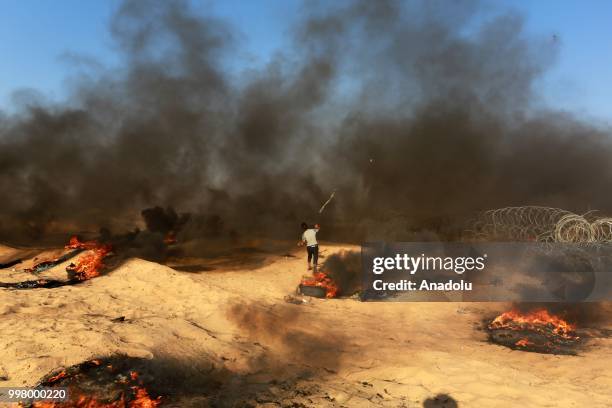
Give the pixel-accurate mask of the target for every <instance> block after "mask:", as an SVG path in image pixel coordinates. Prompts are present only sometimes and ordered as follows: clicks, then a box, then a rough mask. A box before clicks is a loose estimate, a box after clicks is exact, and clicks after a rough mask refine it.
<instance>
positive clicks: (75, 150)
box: [0, 1, 612, 240]
mask: <svg viewBox="0 0 612 408" xmlns="http://www.w3.org/2000/svg"><path fill="white" fill-rule="evenodd" d="M485 9H486V10H487V11H486V12H484V11H482V10H485ZM303 15H304V18H303V19H302V20H301V21H300V22H298V23H297V24H296V26H295V27H293V37H292V39H291V40H288V42H287V47H286V49H282V50H279V51H278V53H277V54H276V56H275V57H274V58H273V59H272V60H271V61H270V62H269V63H267V64H266V65H265V66H263V67H262V66H249V67H247V68H244V69H242V68H236V67H237V66H240V64H241V61H240V59H239V58H238V55H240V44H239V41H238V38H240V36H237V35H236V34H235V30H234V29H233V28H232V27H231V26H229V25H228V24H227V23H225V22H223V21H219V20H218V19H215V18H213V17H208V16H202V15H200V14H197V13H195V12H193V11H192V10H190V7H189V5H188V3H187V2H181V1H178V2H161V1H159V2H146V1H125V2H123V3H122V4H121V6H120V7H119V9H118V10H117V12H116V15H115V16H114V18H113V20H112V23H111V27H110V29H111V32H112V35H113V38H114V39H115V42H116V45H117V49H118V50H119V52H120V53H121V57H122V59H121V61H122V62H123V64H122V65H121V66H120V67H116V68H113V69H108V70H107V71H103V72H102V73H99V72H98V73H91V74H89V75H84V76H83V77H82V78H81V79H80V81H79V83H78V84H76V85H75V86H74V92H73V93H72V96H71V98H70V100H69V101H68V102H67V103H65V104H62V105H52V106H49V105H45V104H41V103H38V104H37V103H32V104H30V105H28V107H27V108H25V109H23V110H22V111H20V112H18V113H17V114H14V115H4V116H0V169H1V172H0V188H2V191H4V193H5V194H4V195H3V200H2V205H1V206H0V231H1V232H2V234H3V236H4V237H7V236H10V237H13V238H14V237H16V236H17V235H22V236H27V237H31V238H37V237H40V236H42V235H44V234H48V233H50V232H52V231H67V230H86V229H89V230H91V229H92V228H98V227H100V226H104V227H109V228H111V229H113V230H116V229H117V228H119V229H125V230H127V229H129V228H131V227H132V226H133V223H134V222H135V221H136V220H137V219H138V218H139V213H140V211H141V210H142V208H145V207H151V206H155V205H160V206H163V207H168V206H173V207H174V208H177V209H178V210H180V211H189V212H193V213H199V214H204V215H206V216H212V217H218V218H219V219H221V220H223V225H224V226H227V228H228V230H229V229H230V228H236V229H237V230H239V231H240V232H241V233H253V234H254V233H256V234H261V235H265V234H268V235H276V236H281V235H287V234H295V231H296V230H297V226H298V225H299V222H300V221H302V220H304V219H306V220H308V221H309V222H314V221H319V222H322V223H323V225H324V230H325V229H327V231H328V232H329V234H330V237H331V236H332V235H335V238H338V239H346V238H350V239H353V240H360V239H363V238H370V237H371V236H372V235H376V234H382V235H383V236H384V237H387V238H401V237H402V236H410V234H414V233H415V231H423V230H427V231H433V234H440V235H441V236H444V237H452V233H453V230H454V229H460V224H461V222H462V221H463V220H465V219H467V218H468V217H470V216H471V215H472V214H473V213H474V212H476V211H479V210H484V209H488V208H494V207H501V206H509V205H526V204H532V205H546V206H554V207H563V208H567V209H569V210H573V211H578V212H579V211H582V210H585V209H587V208H598V209H601V210H604V211H610V210H612V198H611V197H610V195H609V194H605V191H606V187H607V186H608V185H610V182H611V181H612V174H611V168H610V164H609V163H610V160H609V157H611V154H612V147H611V146H610V140H609V138H608V134H607V133H606V131H602V130H600V129H598V128H596V127H594V126H591V125H589V124H588V123H584V122H582V121H580V120H579V119H576V118H574V117H572V116H571V115H569V114H566V113H560V112H550V111H546V112H542V111H541V110H540V111H538V110H536V109H535V108H534V106H536V103H537V102H539V99H538V96H537V95H536V94H534V86H535V84H536V81H537V80H538V78H540V77H541V75H542V74H543V73H545V72H546V69H547V68H548V67H549V66H550V65H551V64H552V63H553V62H554V59H555V55H556V53H557V51H558V50H557V49H556V48H557V47H558V44H559V42H558V41H553V40H547V39H546V38H536V37H533V36H529V35H527V34H525V32H524V30H523V27H522V18H521V16H519V15H516V14H513V13H508V12H505V11H501V12H498V13H497V14H495V13H492V12H491V11H490V8H485V7H481V6H480V5H479V4H478V3H475V2H471V1H469V2H452V3H449V2H431V1H426V2H419V1H414V2H408V3H396V2H392V1H382V2H368V1H357V2H350V3H342V5H340V4H336V5H335V6H333V7H332V8H331V9H330V8H329V7H328V8H327V9H322V8H319V7H318V6H316V5H314V3H311V2H308V3H307V4H306V5H305V8H304V10H303ZM237 71H238V72H237ZM333 190H336V191H337V193H336V195H335V199H334V201H333V202H332V203H331V204H330V205H329V206H328V207H327V208H326V210H325V212H324V213H323V214H322V215H319V214H318V213H317V210H318V209H319V207H320V205H321V203H322V202H323V201H325V200H326V199H327V197H328V196H329V194H330V192H331V191H333ZM450 220H453V221H452V222H450ZM281 231H283V232H281ZM390 235H393V236H392V237H391V236H390Z"/></svg>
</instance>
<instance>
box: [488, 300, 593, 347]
mask: <svg viewBox="0 0 612 408" xmlns="http://www.w3.org/2000/svg"><path fill="white" fill-rule="evenodd" d="M487 330H488V332H489V341H491V342H492V343H496V344H500V345H502V346H506V347H509V348H511V349H513V350H521V351H531V352H537V353H547V354H576V348H577V346H578V345H579V344H580V341H581V339H580V337H578V336H577V335H576V332H575V327H574V326H573V325H571V324H569V323H568V322H567V321H565V320H564V319H562V318H561V317H559V316H556V315H554V314H551V313H549V312H548V311H547V310H546V309H535V310H532V311H530V312H525V313H524V312H521V311H519V310H518V309H512V310H510V311H508V312H505V313H502V314H500V315H499V316H497V317H496V318H495V319H493V320H492V321H491V322H490V323H488V324H487Z"/></svg>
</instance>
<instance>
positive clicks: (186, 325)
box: [0, 244, 612, 407]
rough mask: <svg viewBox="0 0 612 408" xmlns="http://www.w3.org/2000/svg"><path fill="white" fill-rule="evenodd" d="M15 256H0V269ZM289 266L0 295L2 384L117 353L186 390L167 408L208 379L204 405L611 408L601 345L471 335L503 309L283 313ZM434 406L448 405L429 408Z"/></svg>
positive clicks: (298, 307) (136, 274)
mask: <svg viewBox="0 0 612 408" xmlns="http://www.w3.org/2000/svg"><path fill="white" fill-rule="evenodd" d="M323 248H324V249H325V250H326V254H327V255H329V254H331V253H334V252H338V251H341V250H359V248H358V247H353V246H349V245H336V244H333V245H332V244H324V245H323ZM18 251H19V250H15V249H11V248H8V247H1V248H0V261H1V260H2V259H8V258H10V257H11V256H13V257H14V256H15V255H16V253H17V252H18ZM25 255H28V256H31V255H32V254H31V253H27V254H25ZM291 255H292V256H289V254H288V255H285V256H283V254H277V255H275V256H270V257H268V258H267V259H266V262H264V263H262V265H258V266H256V267H245V268H243V269H239V268H238V269H237V268H230V269H228V270H224V269H223V268H218V269H215V270H212V271H204V272H181V271H177V270H174V269H172V268H170V267H167V266H164V265H160V264H157V263H152V262H147V261H143V260H140V259H129V260H127V261H125V262H124V263H122V264H121V265H120V266H118V267H116V268H115V269H114V270H112V271H110V272H109V273H107V274H105V275H103V276H100V277H98V278H94V279H92V280H90V281H86V282H84V283H81V284H78V285H72V286H64V287H59V288H54V289H31V290H10V289H0V315H1V316H2V318H1V319H0V331H1V333H2V342H0V377H1V379H2V381H0V386H33V385H36V384H37V383H38V382H39V381H40V379H41V378H42V377H43V376H44V375H46V374H48V373H50V372H52V371H54V370H57V369H59V368H60V367H67V366H70V365H73V364H77V363H80V362H82V361H84V360H88V359H91V358H94V357H101V356H110V355H116V354H125V355H128V356H134V357H141V358H146V359H151V361H161V362H163V363H160V364H162V367H163V364H166V369H165V370H164V369H162V370H161V371H160V373H161V374H160V375H167V376H168V378H167V381H168V382H169V383H172V382H174V383H177V382H180V383H181V384H179V385H176V386H177V387H178V389H182V390H183V391H186V390H187V391H190V392H188V394H190V395H189V400H187V399H185V402H184V403H181V402H180V398H179V402H174V404H176V405H175V406H190V404H191V406H207V404H208V403H210V401H211V400H210V399H209V398H208V397H207V396H206V395H204V394H206V392H204V391H200V390H201V389H203V387H202V384H203V383H206V384H209V383H210V382H211V379H212V378H214V379H215V381H217V382H219V383H220V385H219V387H220V388H219V390H220V391H218V392H217V394H218V395H221V397H219V396H218V397H217V398H218V399H217V405H216V406H249V405H250V406H269V407H274V406H283V407H292V406H293V407H299V406H306V407H319V406H321V407H377V406H382V407H422V406H426V407H434V406H459V407H519V406H520V407H609V406H611V405H612V369H611V367H612V353H610V351H611V349H612V339H606V338H595V339H592V340H590V341H589V344H588V346H587V347H585V349H584V350H582V351H581V352H580V353H579V355H577V356H565V355H563V356H561V355H549V354H537V353H528V352H521V351H513V350H510V349H508V348H505V347H502V346H499V345H494V344H490V343H488V342H487V341H486V333H485V332H483V331H482V330H479V328H480V327H482V320H483V318H485V317H487V316H494V315H495V314H496V313H497V312H500V311H503V310H505V309H507V308H508V307H509V305H506V304H499V303H394V302H384V303H372V302H368V303H364V302H360V301H359V300H357V299H355V298H343V299H315V298H304V299H303V300H301V297H299V296H298V297H296V299H298V300H299V301H300V302H301V303H299V304H294V303H290V302H287V301H286V296H287V295H289V294H293V293H294V292H295V288H296V285H297V283H298V282H299V280H300V277H301V276H302V275H303V274H304V273H305V259H304V258H305V254H304V253H302V251H299V250H298V249H296V250H295V251H294V252H292V254H291ZM63 270H64V269H63V266H62V265H59V266H57V267H55V268H54V269H53V270H51V271H48V272H47V273H48V274H49V276H54V277H57V276H59V275H61V274H62V271H63ZM17 273H18V272H17V271H11V269H10V268H8V269H4V270H0V274H1V275H2V276H1V278H2V279H0V280H1V281H4V282H7V281H15V280H16V279H18V278H19V279H22V278H24V277H25V278H28V279H29V277H27V276H24V275H23V273H21V274H19V276H17V275H16V274H17ZM118 317H124V318H125V319H124V320H123V321H120V320H121V319H120V320H116V319H117V318H118ZM114 319H115V320H114ZM601 324H603V323H601ZM608 325H609V324H608ZM164 381H165V380H164ZM198 387H199V388H198ZM204 388H205V387H204ZM199 394H202V395H199ZM440 394H445V395H447V396H448V399H447V400H446V405H442V404H439V405H436V404H437V403H438V402H440V401H441V400H443V399H444V398H446V397H443V398H442V399H438V400H434V398H435V397H436V396H437V395H440ZM451 398H452V399H451ZM175 400H176V399H175ZM453 401H454V402H456V404H457V405H453ZM300 404H301V405H300Z"/></svg>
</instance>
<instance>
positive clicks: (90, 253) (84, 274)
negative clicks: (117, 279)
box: [0, 236, 113, 289]
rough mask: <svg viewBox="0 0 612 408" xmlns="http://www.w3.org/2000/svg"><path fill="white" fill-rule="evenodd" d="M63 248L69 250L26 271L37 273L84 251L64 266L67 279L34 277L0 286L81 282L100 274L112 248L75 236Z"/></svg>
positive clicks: (55, 285) (29, 287) (34, 286)
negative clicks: (33, 278) (34, 278)
mask: <svg viewBox="0 0 612 408" xmlns="http://www.w3.org/2000/svg"><path fill="white" fill-rule="evenodd" d="M64 248H65V249H67V250H70V252H67V253H66V254H64V255H62V256H60V257H57V258H54V259H47V260H43V261H41V262H38V263H37V264H35V265H34V266H32V267H31V268H28V269H27V270H26V271H28V272H31V273H34V274H38V273H41V272H43V271H45V270H47V269H50V268H53V267H55V266H57V265H59V264H61V263H63V262H66V261H68V260H70V259H72V258H75V257H76V256H77V255H80V253H81V252H85V254H83V255H81V256H79V257H78V258H77V259H75V261H74V262H71V263H70V264H69V265H68V266H67V267H66V272H67V273H68V280H67V281H60V280H50V279H36V280H29V281H23V282H16V283H0V287H5V288H12V289H34V288H55V287H59V286H65V285H71V284H75V283H79V282H83V281H86V280H89V279H92V278H95V277H96V276H99V275H100V273H101V272H102V271H103V269H104V268H105V264H104V259H105V258H106V257H108V256H110V255H112V250H113V248H112V245H110V244H104V243H99V242H98V241H95V240H94V241H81V240H79V238H78V237H76V236H73V237H71V238H70V240H69V242H68V244H67V245H66V246H65V247H64Z"/></svg>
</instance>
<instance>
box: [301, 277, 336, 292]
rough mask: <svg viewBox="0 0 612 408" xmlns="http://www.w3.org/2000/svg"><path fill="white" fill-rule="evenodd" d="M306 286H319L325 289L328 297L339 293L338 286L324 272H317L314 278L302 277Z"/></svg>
mask: <svg viewBox="0 0 612 408" xmlns="http://www.w3.org/2000/svg"><path fill="white" fill-rule="evenodd" d="M302 285H304V286H319V287H322V288H324V289H325V297H326V298H334V297H336V296H337V295H338V291H339V289H338V286H336V284H335V283H334V281H333V280H332V279H331V278H330V277H329V276H327V275H326V274H325V273H323V272H315V273H314V274H313V276H312V278H305V279H302Z"/></svg>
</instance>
